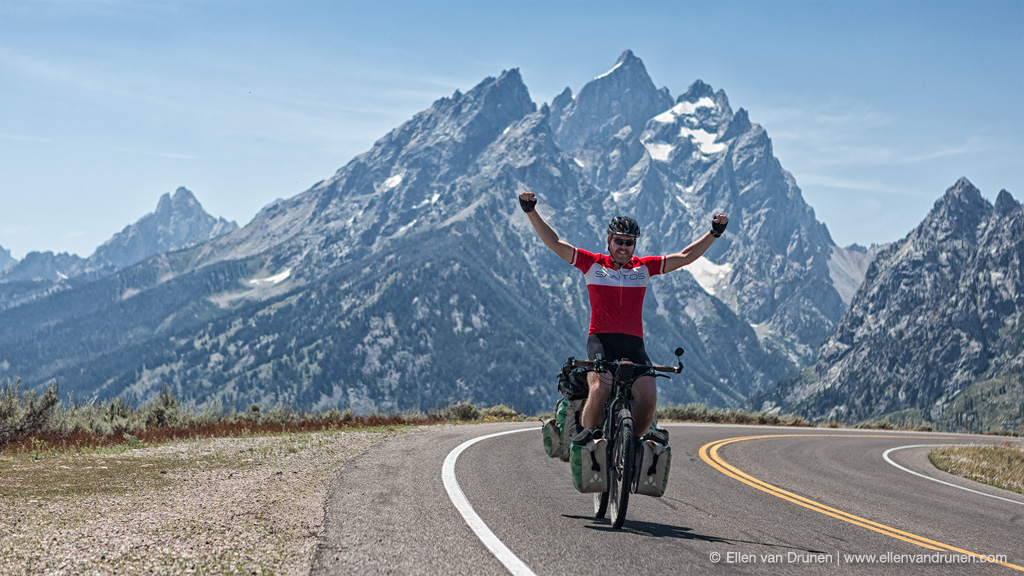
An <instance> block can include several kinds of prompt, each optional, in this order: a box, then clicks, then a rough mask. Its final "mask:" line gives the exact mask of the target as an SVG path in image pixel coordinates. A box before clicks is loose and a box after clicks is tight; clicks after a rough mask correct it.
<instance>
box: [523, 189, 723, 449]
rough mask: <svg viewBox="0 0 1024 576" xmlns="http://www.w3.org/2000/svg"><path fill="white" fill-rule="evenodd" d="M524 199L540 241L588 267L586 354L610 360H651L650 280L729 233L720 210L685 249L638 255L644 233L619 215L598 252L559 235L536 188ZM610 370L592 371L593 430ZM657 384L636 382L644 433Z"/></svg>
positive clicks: (639, 431) (587, 410) (586, 413)
mask: <svg viewBox="0 0 1024 576" xmlns="http://www.w3.org/2000/svg"><path fill="white" fill-rule="evenodd" d="M519 204H520V206H522V208H523V211H524V212H526V215H527V217H529V219H530V224H532V225H533V229H534V230H535V231H536V232H537V235H538V236H540V239H541V241H543V242H544V244H545V245H546V246H547V247H548V248H550V249H551V250H553V251H554V252H555V254H558V256H559V257H561V258H562V260H565V261H566V262H568V263H569V264H571V265H573V266H575V267H576V268H578V269H579V270H580V271H582V272H583V274H584V277H585V278H586V282H587V293H588V295H589V297H590V332H589V334H588V337H587V355H588V357H589V358H591V359H594V358H596V356H597V354H601V355H602V357H603V358H604V359H606V360H620V359H622V358H628V359H630V360H631V361H632V362H633V363H635V364H650V359H649V358H648V356H647V352H646V351H645V350H644V340H643V337H644V333H643V302H644V293H645V291H646V289H647V280H648V279H649V278H650V277H651V276H655V275H658V274H665V273H667V272H671V271H673V270H676V269H679V268H682V267H683V266H686V265H688V264H690V263H692V262H694V261H695V260H697V259H698V258H700V257H701V256H703V255H704V253H705V252H706V251H707V249H708V248H710V247H711V244H713V243H714V241H715V239H716V238H720V237H721V236H722V234H723V233H724V232H725V227H726V225H727V224H728V223H729V218H728V217H727V216H726V215H725V214H715V215H714V217H713V218H712V220H711V230H710V231H709V232H707V233H705V234H704V235H703V236H701V237H700V238H699V239H697V241H695V242H694V243H692V244H690V245H689V246H687V247H686V248H683V250H682V251H680V252H678V253H675V254H668V255H665V256H646V257H643V258H640V257H637V256H635V255H634V252H635V251H636V248H637V246H636V244H637V241H638V240H639V238H640V226H639V225H638V224H637V222H636V220H634V219H632V218H629V217H626V216H617V217H615V218H612V221H611V222H610V223H609V224H608V254H594V253H592V252H588V251H586V250H583V249H580V248H577V247H575V246H573V245H572V244H569V243H568V242H566V241H565V240H562V239H561V238H559V236H558V234H557V233H556V232H555V231H554V230H553V229H552V228H551V226H549V225H548V224H547V222H545V221H544V219H543V218H541V216H540V214H538V213H537V210H536V206H537V196H536V195H535V194H534V193H533V192H529V191H527V192H523V193H521V194H520V195H519ZM611 383H612V377H611V374H607V373H601V374H599V373H597V372H591V373H590V374H588V375H587V384H588V386H589V388H590V392H589V396H588V398H587V401H586V403H585V404H584V405H583V414H582V418H581V419H582V425H583V427H584V428H587V429H589V430H588V431H587V432H588V433H589V434H593V433H594V431H595V429H598V430H599V429H600V428H601V424H602V423H603V422H604V406H605V402H606V401H607V400H608V394H609V392H610V390H611ZM657 402H658V388H657V385H656V384H655V382H654V376H652V375H650V374H645V375H644V376H642V377H641V378H639V379H637V380H636V382H635V383H634V384H633V417H634V418H635V420H636V427H635V434H636V436H637V437H640V436H643V434H644V433H646V432H647V429H648V428H650V426H651V423H653V422H654V412H655V408H656V407H657Z"/></svg>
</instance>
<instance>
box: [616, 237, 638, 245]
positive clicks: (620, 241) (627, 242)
mask: <svg viewBox="0 0 1024 576" xmlns="http://www.w3.org/2000/svg"><path fill="white" fill-rule="evenodd" d="M612 242H615V244H616V245H618V246H632V245H633V244H636V240H623V239H622V238H612Z"/></svg>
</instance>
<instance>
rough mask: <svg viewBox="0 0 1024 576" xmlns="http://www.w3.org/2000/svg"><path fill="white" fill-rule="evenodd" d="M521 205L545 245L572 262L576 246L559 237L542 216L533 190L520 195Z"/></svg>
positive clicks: (563, 258)
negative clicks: (538, 210) (538, 211)
mask: <svg viewBox="0 0 1024 576" xmlns="http://www.w3.org/2000/svg"><path fill="white" fill-rule="evenodd" d="M519 205H520V206H522V207H523V211H524V212H526V216H527V217H529V218H530V224H533V229H534V230H536V231H537V236H540V239H541V242H544V245H545V246H547V247H548V248H551V250H552V251H553V252H554V253H555V254H558V256H559V257H560V258H561V259H562V260H565V261H566V262H568V263H569V264H572V257H573V255H574V254H575V252H576V248H575V247H574V246H573V245H572V244H569V243H568V242H566V241H565V240H562V239H561V238H559V237H558V233H557V232H555V231H554V230H553V229H552V228H551V226H548V223H547V222H545V221H544V219H543V218H541V217H540V214H538V213H537V210H536V206H537V196H536V195H535V194H534V193H533V192H523V193H522V194H520V195H519Z"/></svg>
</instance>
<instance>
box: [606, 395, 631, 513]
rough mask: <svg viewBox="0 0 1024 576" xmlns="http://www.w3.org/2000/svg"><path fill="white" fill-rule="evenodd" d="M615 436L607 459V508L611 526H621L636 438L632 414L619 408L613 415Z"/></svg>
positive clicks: (627, 502)
mask: <svg viewBox="0 0 1024 576" xmlns="http://www.w3.org/2000/svg"><path fill="white" fill-rule="evenodd" d="M615 420H616V425H615V432H614V434H615V437H614V438H613V439H612V442H613V445H612V458H611V460H609V468H610V470H609V474H608V508H609V511H610V512H611V515H612V528H622V524H623V523H624V522H625V521H626V510H627V509H628V508H629V493H630V489H631V488H632V486H633V467H634V466H635V464H636V462H635V460H636V458H635V456H636V454H635V448H636V440H635V439H634V437H633V414H632V412H630V411H629V410H626V409H623V410H619V411H618V413H617V414H616V416H615Z"/></svg>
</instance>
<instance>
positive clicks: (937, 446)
mask: <svg viewBox="0 0 1024 576" xmlns="http://www.w3.org/2000/svg"><path fill="white" fill-rule="evenodd" d="M942 446H963V444H914V445H913V446H897V447H896V448H889V449H888V450H886V451H885V452H883V453H882V458H884V459H885V461H886V462H888V463H889V464H892V465H893V466H895V467H897V468H899V469H900V470H903V471H904V472H909V473H911V474H913V475H914V476H919V477H921V478H924V479H925V480H931V481H932V482H938V483H939V484H945V485H946V486H952V487H953V488H959V489H960V490H966V491H968V492H971V493H974V494H980V495H981V496H988V497H989V498H995V499H996V500H1002V501H1003V502H1012V503H1014V504H1020V505H1021V506H1024V502H1021V501H1019V500H1011V499H1009V498H1003V497H1002V496H994V495H992V494H986V493H984V492H979V491H977V490H971V489H970V488H964V487H963V486H958V485H956V484H953V483H951V482H946V481H945V480H939V479H938V478H932V477H931V476H928V475H926V474H921V473H920V472H914V471H913V470H911V469H909V468H904V467H903V466H900V465H899V464H897V463H895V462H893V461H892V458H889V453H890V452H895V451H897V450H904V449H907V448H939V447H942Z"/></svg>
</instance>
